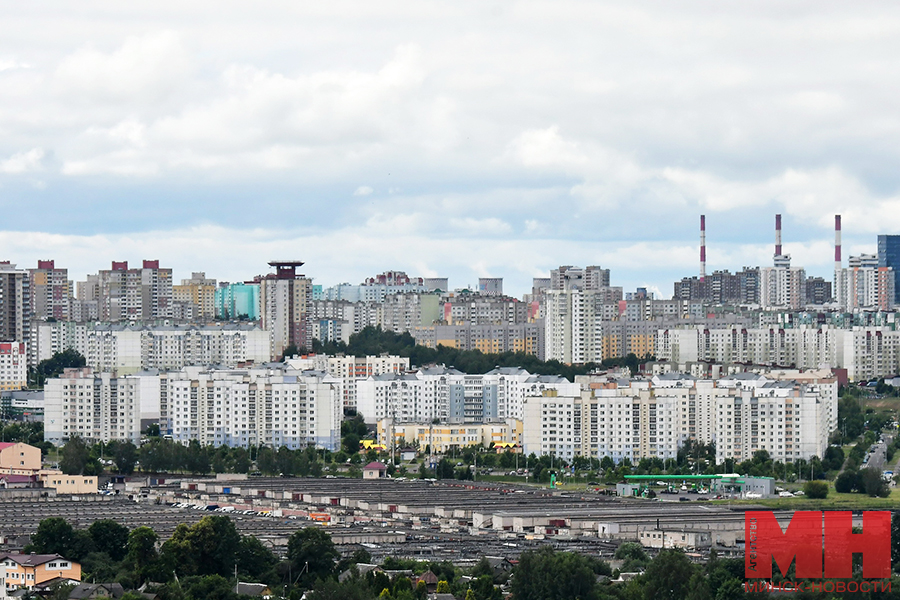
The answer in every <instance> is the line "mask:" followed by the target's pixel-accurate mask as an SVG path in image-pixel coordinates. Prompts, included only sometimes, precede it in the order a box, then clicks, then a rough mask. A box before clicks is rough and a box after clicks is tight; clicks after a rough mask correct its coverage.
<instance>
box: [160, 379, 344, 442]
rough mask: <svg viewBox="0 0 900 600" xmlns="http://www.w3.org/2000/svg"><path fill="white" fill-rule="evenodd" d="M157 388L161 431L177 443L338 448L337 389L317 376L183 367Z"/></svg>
mask: <svg viewBox="0 0 900 600" xmlns="http://www.w3.org/2000/svg"><path fill="white" fill-rule="evenodd" d="M162 386H163V387H164V393H163V395H162V396H163V401H162V402H163V403H162V406H161V413H162V417H161V429H163V430H164V431H165V432H167V433H168V434H169V435H171V436H172V437H173V439H175V440H177V441H179V442H181V443H184V444H187V443H189V442H190V441H192V440H197V441H198V442H199V443H201V444H209V445H214V446H222V445H225V446H230V447H248V446H252V445H267V446H272V447H274V448H279V447H281V446H287V447H288V448H291V449H297V448H306V447H307V446H309V445H313V446H315V447H317V448H325V449H327V450H337V449H339V447H340V435H341V420H342V418H343V408H342V397H343V393H342V387H343V386H342V382H341V380H340V379H338V378H336V377H332V376H331V375H328V374H327V373H324V372H322V371H297V370H294V369H290V368H283V367H279V368H267V369H234V370H227V369H217V370H205V369H202V368H197V367H189V368H187V369H184V370H182V371H178V372H174V373H168V374H167V376H166V377H165V379H164V380H163V383H162Z"/></svg>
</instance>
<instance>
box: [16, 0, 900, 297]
mask: <svg viewBox="0 0 900 600" xmlns="http://www.w3.org/2000/svg"><path fill="white" fill-rule="evenodd" d="M250 6H253V8H250ZM0 32H2V34H0V207H2V211H3V213H2V214H3V217H4V218H3V220H2V224H0V257H2V258H3V259H6V260H11V261H13V262H16V263H18V264H19V265H20V266H33V265H34V263H35V261H36V260H37V259H38V258H55V259H56V260H57V264H58V265H59V266H65V267H68V268H69V270H70V274H71V275H72V276H73V277H74V278H76V279H79V278H83V276H84V274H86V273H88V272H96V271H97V270H98V269H100V268H108V265H109V262H110V261H111V260H113V259H116V260H129V261H139V260H140V259H141V258H159V259H161V260H162V262H163V264H164V265H167V266H171V267H173V268H174V269H175V277H176V279H179V278H181V277H188V276H190V272H191V271H192V270H205V271H206V272H207V275H208V276H211V277H215V278H218V279H220V280H241V279H245V278H249V277H252V276H253V275H255V274H258V273H265V272H268V267H267V266H266V264H265V263H266V262H267V260H269V259H272V258H299V259H302V260H305V261H306V262H307V266H306V267H304V269H305V271H306V273H307V274H308V275H310V276H313V277H314V278H315V280H316V282H317V283H322V284H325V285H330V284H334V283H339V282H343V281H347V282H352V283H358V282H359V281H361V280H362V279H363V278H365V277H366V276H369V275H373V274H375V273H378V272H381V271H383V270H386V269H400V270H405V271H407V272H408V273H410V274H411V275H412V274H416V275H424V276H438V275H440V276H447V277H450V280H451V286H454V287H457V286H464V285H466V284H469V283H474V282H476V281H477V278H478V277H479V276H493V277H504V278H505V289H506V291H507V292H509V293H512V294H515V295H520V294H522V293H523V292H526V291H527V290H528V289H529V288H530V281H531V278H532V277H534V276H541V275H545V274H546V273H547V271H548V270H549V269H551V268H553V267H554V266H557V265H559V264H574V265H586V264H599V265H602V266H604V267H609V268H611V269H612V270H613V271H612V280H613V284H614V285H622V286H624V287H625V289H626V291H627V290H629V289H634V287H636V286H641V285H649V286H651V287H653V288H656V289H658V290H660V291H661V292H662V293H663V295H664V296H666V297H668V296H670V295H671V292H672V281H673V280H675V279H677V278H680V277H682V276H685V275H692V274H695V273H696V272H697V271H698V258H697V254H698V252H697V246H698V221H699V215H700V214H706V215H707V229H708V235H707V239H708V241H707V245H708V256H709V264H708V270H713V269H722V268H728V269H731V270H734V269H739V268H740V267H742V266H743V265H768V264H770V263H771V255H772V243H773V237H774V234H773V221H774V214H775V213H776V212H781V213H783V214H784V244H785V248H786V251H787V252H789V253H791V254H792V255H793V257H794V264H795V265H798V266H805V267H806V268H807V271H808V273H810V274H812V275H822V276H826V277H829V278H830V272H831V267H832V263H831V260H832V256H833V254H832V251H831V243H832V240H833V233H832V225H833V215H834V214H835V213H841V214H842V215H843V221H844V242H845V257H846V255H847V253H848V252H853V253H859V252H874V249H875V236H876V235H877V234H878V233H900V196H898V184H900V170H898V169H897V165H898V162H900V161H898V159H900V144H898V140H900V138H898V135H900V112H898V108H897V106H898V101H897V98H898V97H900V64H898V63H900V5H898V4H896V3H888V2H872V3H864V4H857V3H846V2H841V3H838V2H823V1H822V0H817V1H815V2H813V1H807V2H803V1H797V2H785V1H783V0H777V1H764V0H761V1H757V2H752V3H748V2H742V3H736V2H735V3H733V2H727V3H726V2H710V1H705V2H682V1H673V0H660V1H657V2H652V1H641V0H632V1H631V2H627V3H623V2H600V1H597V0H591V1H586V2H577V1H565V0H554V1H552V2H549V1H543V2H516V1H503V2H491V1H485V0H477V1H460V0H453V1H452V2H451V1H446V2H442V1H423V0H417V1H408V2H402V1H390V0H386V1H380V2H366V1H341V0H331V1H329V2H295V1H292V2H268V3H246V2H244V3H234V2H223V1H217V2H204V1H202V0H195V1H192V2H184V1H180V2H168V1H164V0H157V1H154V2H152V3H151V2H118V3H113V2H102V3H101V2H91V1H84V2H77V3H73V2H52V1H48V2H41V3H31V2H16V3H13V2H7V3H4V4H3V5H2V7H0Z"/></svg>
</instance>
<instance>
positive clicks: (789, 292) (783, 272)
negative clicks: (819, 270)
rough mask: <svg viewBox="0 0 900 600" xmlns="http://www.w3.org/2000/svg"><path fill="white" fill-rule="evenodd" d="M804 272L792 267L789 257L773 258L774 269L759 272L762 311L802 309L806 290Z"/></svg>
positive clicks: (765, 268) (800, 268)
mask: <svg viewBox="0 0 900 600" xmlns="http://www.w3.org/2000/svg"><path fill="white" fill-rule="evenodd" d="M805 281H806V271H805V270H804V269H803V267H792V266H791V257H790V256H787V255H781V256H776V257H775V266H774V267H763V268H761V269H760V270H759V304H760V306H761V307H762V308H763V309H769V308H790V309H793V310H799V309H801V308H803V304H804V302H805V299H806V298H805V297H806V290H805Z"/></svg>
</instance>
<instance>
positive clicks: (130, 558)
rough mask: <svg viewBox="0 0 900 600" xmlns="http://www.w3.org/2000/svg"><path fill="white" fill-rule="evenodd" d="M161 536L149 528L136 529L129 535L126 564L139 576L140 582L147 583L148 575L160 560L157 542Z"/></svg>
mask: <svg viewBox="0 0 900 600" xmlns="http://www.w3.org/2000/svg"><path fill="white" fill-rule="evenodd" d="M157 541H159V536H157V535H156V532H155V531H153V530H152V529H150V528H149V527H135V528H134V529H132V530H131V533H129V534H128V543H127V545H126V548H127V551H126V555H125V556H126V562H127V564H128V566H129V567H130V568H131V569H132V570H133V571H134V573H135V574H136V575H137V578H138V582H139V583H140V582H143V581H146V579H147V575H148V574H149V573H150V570H151V569H152V567H153V566H154V565H155V564H156V562H157V560H158V559H159V555H158V554H157V552H156V542H157Z"/></svg>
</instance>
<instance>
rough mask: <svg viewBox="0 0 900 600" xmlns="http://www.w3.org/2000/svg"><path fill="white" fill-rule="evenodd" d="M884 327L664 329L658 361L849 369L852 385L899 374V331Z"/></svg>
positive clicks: (659, 335) (659, 336)
mask: <svg viewBox="0 0 900 600" xmlns="http://www.w3.org/2000/svg"><path fill="white" fill-rule="evenodd" d="M895 326H896V324H895V323H891V324H888V325H881V326H851V327H849V328H840V327H835V326H832V325H821V326H814V325H800V326H797V327H792V328H791V327H782V326H769V327H757V328H745V327H728V328H718V329H713V328H704V327H696V326H695V327H690V328H683V329H660V330H658V331H657V336H656V353H655V354H656V357H657V359H658V360H661V361H668V362H671V363H673V364H675V365H683V364H687V363H691V362H697V361H706V362H710V363H719V364H723V365H729V364H736V363H744V364H753V365H770V366H780V367H788V368H795V369H804V370H806V369H818V368H820V367H823V366H827V367H830V368H836V369H841V368H842V369H846V370H847V376H848V377H849V379H850V380H852V381H860V380H869V379H874V378H878V377H889V376H892V375H894V374H896V373H898V372H900V331H897V330H896V329H895Z"/></svg>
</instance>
